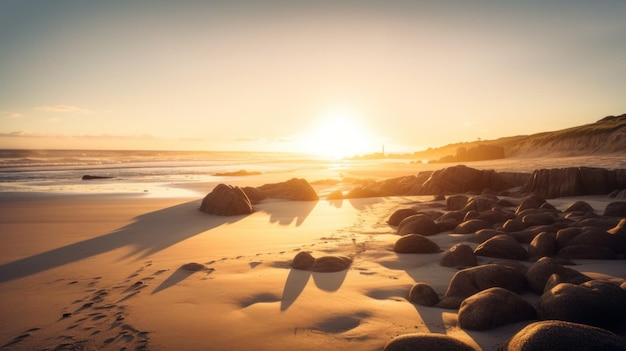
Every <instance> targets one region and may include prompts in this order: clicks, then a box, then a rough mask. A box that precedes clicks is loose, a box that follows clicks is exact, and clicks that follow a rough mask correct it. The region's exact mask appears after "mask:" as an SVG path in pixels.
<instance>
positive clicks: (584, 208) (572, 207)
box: [563, 201, 593, 212]
mask: <svg viewBox="0 0 626 351" xmlns="http://www.w3.org/2000/svg"><path fill="white" fill-rule="evenodd" d="M563 212H593V207H591V205H590V204H588V203H587V202H585V201H576V202H574V203H571V204H569V206H567V208H566V209H565V211H563Z"/></svg>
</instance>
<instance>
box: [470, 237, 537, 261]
mask: <svg viewBox="0 0 626 351" xmlns="http://www.w3.org/2000/svg"><path fill="white" fill-rule="evenodd" d="M474 254H475V255H476V256H486V257H494V258H504V259H510V260H525V259H526V258H528V253H527V252H526V249H524V247H523V246H522V244H520V243H518V242H517V240H515V239H513V238H512V237H511V236H509V235H507V234H500V235H496V236H494V237H493V238H491V239H488V240H487V241H485V242H484V243H482V244H480V245H478V246H477V247H476V249H474Z"/></svg>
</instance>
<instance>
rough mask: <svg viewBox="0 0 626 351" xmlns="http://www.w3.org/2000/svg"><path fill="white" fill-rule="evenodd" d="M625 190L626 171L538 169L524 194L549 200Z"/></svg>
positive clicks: (580, 168)
mask: <svg viewBox="0 0 626 351" xmlns="http://www.w3.org/2000/svg"><path fill="white" fill-rule="evenodd" d="M616 189H626V170H625V169H617V170H608V169H604V168H592V167H569V168H555V169H539V170H535V171H534V173H533V175H532V178H531V180H530V181H529V182H528V183H527V184H526V185H524V187H523V188H522V192H525V193H534V194H537V195H540V196H543V197H545V198H548V199H554V198H557V197H568V196H584V195H607V194H609V193H610V192H612V191H613V190H616Z"/></svg>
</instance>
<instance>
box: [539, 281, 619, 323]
mask: <svg viewBox="0 0 626 351" xmlns="http://www.w3.org/2000/svg"><path fill="white" fill-rule="evenodd" d="M624 311H626V290H624V289H622V288H621V287H620V286H619V285H618V284H616V283H613V282H609V281H604V280H590V281H588V282H585V283H583V284H581V285H576V284H571V283H561V284H558V285H556V286H555V287H554V288H552V289H550V290H548V291H546V292H545V293H544V294H543V295H541V298H540V299H539V301H538V303H537V313H538V315H539V318H540V319H544V320H549V319H556V320H562V321H568V322H574V323H581V324H587V325H592V326H596V327H601V328H606V329H611V328H613V327H616V326H618V325H619V324H620V323H624Z"/></svg>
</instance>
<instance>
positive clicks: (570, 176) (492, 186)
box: [333, 165, 626, 199]
mask: <svg viewBox="0 0 626 351" xmlns="http://www.w3.org/2000/svg"><path fill="white" fill-rule="evenodd" d="M623 189H626V169H615V170H608V169H604V168H592V167H569V168H558V169H539V170H535V171H534V172H533V173H523V172H496V171H494V170H478V169H474V168H470V167H467V166H464V165H458V166H453V167H448V168H444V169H441V170H437V171H424V172H419V173H418V174H417V175H415V176H404V177H397V178H392V179H387V180H383V181H376V182H374V181H371V182H368V183H366V184H359V185H358V186H356V187H354V188H353V189H351V190H350V191H348V192H347V193H346V194H333V197H335V198H340V197H341V196H343V197H344V198H362V197H380V196H410V195H449V194H458V193H466V192H474V193H482V192H491V193H501V194H504V195H507V194H508V195H515V196H523V195H524V194H526V195H527V194H537V195H540V196H542V197H545V198H548V199H550V198H557V197H565V196H584V195H607V194H610V193H611V192H613V191H617V192H619V191H620V190H623Z"/></svg>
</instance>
